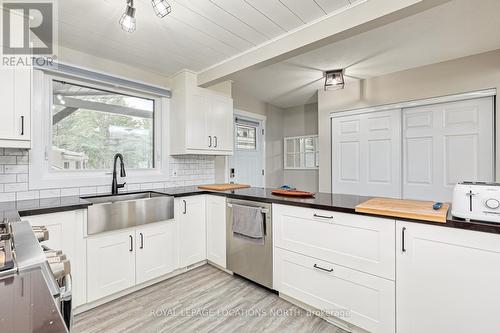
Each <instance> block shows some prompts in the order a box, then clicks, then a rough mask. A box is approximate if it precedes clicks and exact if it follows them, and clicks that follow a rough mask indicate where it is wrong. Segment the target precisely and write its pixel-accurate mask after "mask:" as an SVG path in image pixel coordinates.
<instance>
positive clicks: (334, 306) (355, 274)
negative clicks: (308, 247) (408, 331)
mask: <svg viewBox="0 0 500 333" xmlns="http://www.w3.org/2000/svg"><path fill="white" fill-rule="evenodd" d="M274 259H275V267H274V288H276V289H277V290H278V291H279V292H280V294H284V295H286V296H289V297H292V298H294V299H296V300H298V301H300V302H302V303H305V304H307V305H309V306H312V307H314V308H316V309H319V310H322V311H325V313H326V314H327V315H331V316H334V317H337V318H338V319H341V320H342V321H344V322H347V323H349V324H352V325H355V326H357V327H361V328H362V329H365V330H367V331H369V332H373V333H393V332H395V327H396V324H395V287H394V281H390V280H387V279H383V278H379V277H376V276H373V275H370V274H365V273H362V272H359V271H356V270H353V269H349V268H347V267H343V266H340V265H335V264H332V263H330V262H326V261H322V260H318V259H315V258H311V257H307V256H304V255H301V254H298V253H295V252H291V251H287V250H283V249H279V248H278V249H275V252H274ZM420 332H428V331H420Z"/></svg>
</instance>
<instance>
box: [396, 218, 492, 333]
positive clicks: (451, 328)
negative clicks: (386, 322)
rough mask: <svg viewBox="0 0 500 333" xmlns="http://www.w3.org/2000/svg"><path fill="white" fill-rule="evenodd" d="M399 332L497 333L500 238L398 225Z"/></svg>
mask: <svg viewBox="0 0 500 333" xmlns="http://www.w3.org/2000/svg"><path fill="white" fill-rule="evenodd" d="M396 236H397V243H396V244H397V249H396V252H397V255H396V267H397V269H396V272H397V280H396V295H397V300H396V304H397V311H396V313H397V331H398V333H421V332H427V333H434V332H435V333H469V332H498V331H499V327H500V316H498V300H499V299H500V283H499V281H500V238H499V235H495V234H489V233H484V232H476V231H468V230H459V229H452V228H446V227H439V226H431V225H425V224H418V223H405V222H397V228H396Z"/></svg>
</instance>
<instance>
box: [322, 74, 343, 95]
mask: <svg viewBox="0 0 500 333" xmlns="http://www.w3.org/2000/svg"><path fill="white" fill-rule="evenodd" d="M344 87H345V79H344V70H343V69H336V70H333V71H327V72H326V73H325V91H326V90H339V89H344Z"/></svg>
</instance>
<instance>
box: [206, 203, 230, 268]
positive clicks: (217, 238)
mask: <svg viewBox="0 0 500 333" xmlns="http://www.w3.org/2000/svg"><path fill="white" fill-rule="evenodd" d="M206 200H207V203H206V204H207V259H208V260H210V261H211V262H213V263H215V264H217V265H219V266H220V267H223V268H226V198H225V197H219V196H214V195H207V196H206Z"/></svg>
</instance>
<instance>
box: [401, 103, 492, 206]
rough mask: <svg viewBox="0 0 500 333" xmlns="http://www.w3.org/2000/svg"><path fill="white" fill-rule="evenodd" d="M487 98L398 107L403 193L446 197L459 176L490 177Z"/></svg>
mask: <svg viewBox="0 0 500 333" xmlns="http://www.w3.org/2000/svg"><path fill="white" fill-rule="evenodd" d="M493 110H494V108H493V98H492V97H485V98H478V99H471V100H465V101H458V102H451V103H441V104H434V105H427V106H421V107H414V108H408V109H403V198H408V199H422V200H435V201H451V199H452V191H453V186H454V185H455V184H456V183H457V182H460V181H464V180H469V181H493V179H494V175H493V165H494V161H493V159H494V152H493V149H494V144H493V143H494V142H493V141H494V133H493V126H494V117H493Z"/></svg>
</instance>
